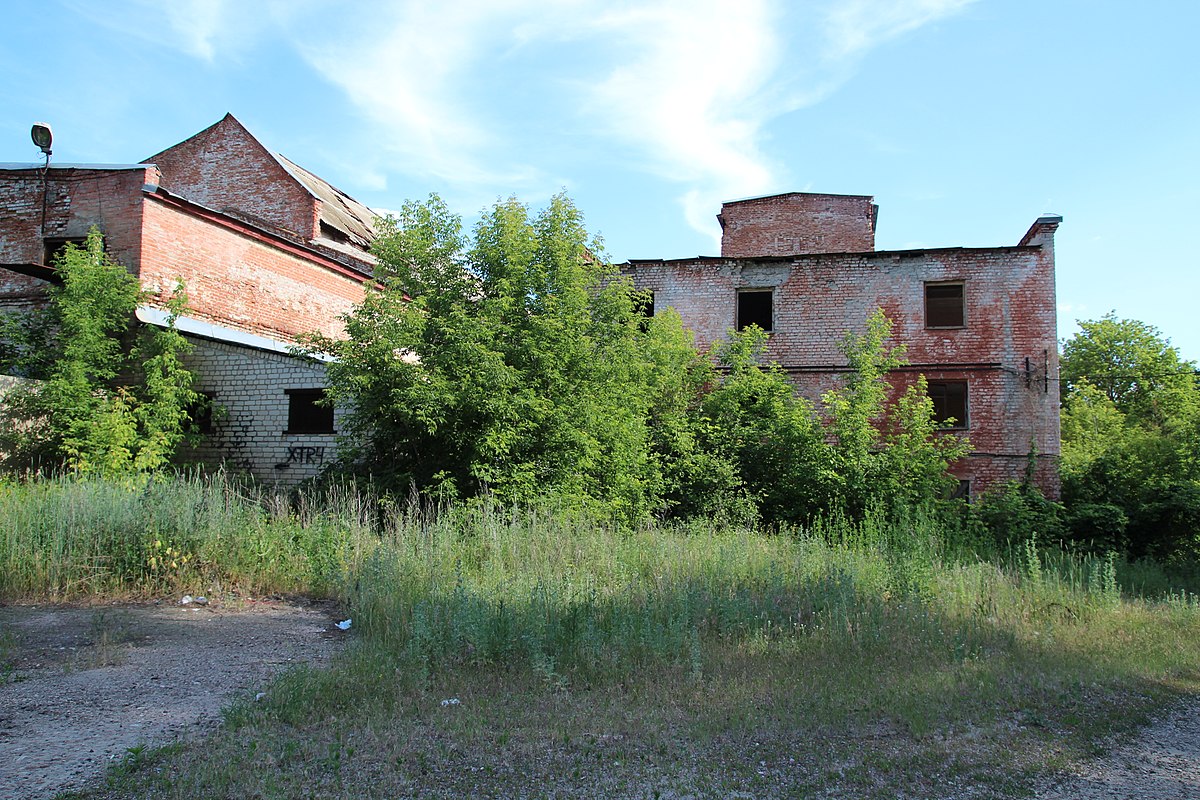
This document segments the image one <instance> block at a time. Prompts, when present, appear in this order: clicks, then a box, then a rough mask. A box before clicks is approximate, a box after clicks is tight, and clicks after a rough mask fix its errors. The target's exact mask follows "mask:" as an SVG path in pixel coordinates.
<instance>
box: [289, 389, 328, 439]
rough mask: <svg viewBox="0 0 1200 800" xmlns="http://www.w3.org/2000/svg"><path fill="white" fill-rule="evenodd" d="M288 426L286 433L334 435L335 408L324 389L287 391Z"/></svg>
mask: <svg viewBox="0 0 1200 800" xmlns="http://www.w3.org/2000/svg"><path fill="white" fill-rule="evenodd" d="M284 394H286V395H287V397H288V426H287V430H286V431H284V433H333V406H332V405H329V404H326V403H325V402H324V401H325V390H324V389H287V390H286V391H285V392H284Z"/></svg>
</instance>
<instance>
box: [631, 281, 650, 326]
mask: <svg viewBox="0 0 1200 800" xmlns="http://www.w3.org/2000/svg"><path fill="white" fill-rule="evenodd" d="M630 300H632V301H633V316H634V318H635V319H637V320H638V327H639V328H641V329H642V331H646V330H647V329H648V328H649V327H650V318H651V317H653V316H654V292H652V291H650V290H649V289H643V290H641V291H634V292H632V293H631V294H630Z"/></svg>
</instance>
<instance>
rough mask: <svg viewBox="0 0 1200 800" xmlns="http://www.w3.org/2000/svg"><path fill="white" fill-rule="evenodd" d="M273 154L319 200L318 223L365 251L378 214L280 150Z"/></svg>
mask: <svg viewBox="0 0 1200 800" xmlns="http://www.w3.org/2000/svg"><path fill="white" fill-rule="evenodd" d="M272 155H274V156H275V158H276V159H278V160H279V163H280V164H282V165H283V167H284V169H286V170H287V171H288V172H290V173H291V174H292V176H293V177H294V178H295V179H296V180H298V181H300V183H302V184H303V185H304V187H305V188H306V189H308V191H310V192H311V193H312V194H313V196H314V197H316V198H317V199H318V200H320V201H321V222H323V223H325V224H326V225H328V226H329V227H331V228H333V229H335V230H338V231H341V232H342V233H344V234H346V236H347V238H348V239H349V240H350V242H351V243H352V244H355V245H357V246H358V247H361V248H363V249H364V250H365V249H368V248H370V246H371V242H373V241H375V236H376V231H375V220H376V219H378V216H377V215H376V214H375V212H373V211H372V210H371V209H369V208H367V207H366V206H364V205H363V204H362V203H360V202H358V201H357V200H355V199H354V198H353V197H351V196H350V195H348V194H346V193H345V192H343V191H342V190H341V189H338V188H337V187H335V186H333V185H332V184H330V183H328V182H327V181H325V180H322V179H321V178H318V177H317V176H316V175H314V174H312V173H311V172H309V171H308V170H306V169H305V168H304V167H302V166H300V165H299V164H297V163H295V162H294V161H291V160H289V159H288V158H286V157H284V156H283V155H281V154H279V153H272Z"/></svg>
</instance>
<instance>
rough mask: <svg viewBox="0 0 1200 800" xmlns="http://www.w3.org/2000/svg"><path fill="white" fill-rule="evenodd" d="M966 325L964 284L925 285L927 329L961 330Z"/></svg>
mask: <svg viewBox="0 0 1200 800" xmlns="http://www.w3.org/2000/svg"><path fill="white" fill-rule="evenodd" d="M964 325H966V310H965V303H964V302H963V284H961V283H927V284H925V327H927V328H961V327H963V326H964Z"/></svg>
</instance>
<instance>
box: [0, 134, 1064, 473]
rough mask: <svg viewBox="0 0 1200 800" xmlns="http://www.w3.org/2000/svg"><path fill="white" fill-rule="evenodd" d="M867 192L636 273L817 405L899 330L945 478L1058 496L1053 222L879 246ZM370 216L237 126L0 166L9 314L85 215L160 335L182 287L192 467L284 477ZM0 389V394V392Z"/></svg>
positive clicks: (308, 451) (796, 206)
mask: <svg viewBox="0 0 1200 800" xmlns="http://www.w3.org/2000/svg"><path fill="white" fill-rule="evenodd" d="M877 211H878V209H877V207H876V206H875V205H874V204H873V202H872V198H870V197H860V196H844V195H822V194H800V193H793V194H785V195H778V196H772V197H762V198H754V199H750V200H742V201H737V202H731V203H726V204H725V205H724V206H723V208H722V211H721V214H720V215H719V219H720V222H721V225H722V229H723V238H722V245H721V255H720V256H719V257H700V258H692V259H680V260H671V261H661V260H660V261H649V260H642V261H636V260H635V261H630V262H628V263H627V264H625V265H623V266H622V269H623V270H624V271H625V272H626V273H627V274H629V275H630V276H632V278H633V280H634V283H635V285H636V286H638V287H639V288H641V289H646V290H650V291H652V292H653V305H657V306H658V307H659V308H664V307H667V306H673V307H674V308H675V309H676V310H677V311H678V312H679V313H680V314H681V316H682V317H683V320H684V323H685V324H686V325H687V326H688V327H689V328H691V329H692V330H693V331H695V334H696V338H697V343H698V344H699V345H700V346H702V347H707V346H708V345H710V344H711V343H713V342H714V341H717V340H718V339H721V338H723V337H724V336H725V335H726V332H727V331H728V330H729V329H731V328H741V327H745V326H746V325H749V324H751V323H754V324H757V325H759V326H761V327H762V328H764V329H765V330H767V331H769V332H770V341H769V345H768V354H769V356H770V357H771V358H773V359H774V360H777V361H778V362H779V363H780V364H782V365H783V366H784V368H785V369H786V370H787V372H788V373H789V374H790V375H791V377H792V379H793V380H794V382H795V384H796V385H797V387H798V389H799V390H800V391H801V393H803V394H805V395H806V396H808V397H810V398H812V399H816V398H817V397H818V396H819V395H820V393H821V392H823V391H824V390H826V389H828V388H832V387H833V386H836V385H837V384H838V382H839V380H840V379H841V378H842V376H844V375H845V373H846V366H845V359H844V357H843V356H842V355H841V353H840V352H839V349H838V344H839V342H840V341H841V339H842V337H843V335H844V334H845V332H847V331H848V330H853V329H861V327H862V326H863V324H864V323H865V321H866V319H867V317H868V316H869V315H870V314H871V313H872V312H873V311H874V309H875V308H877V307H878V308H882V309H883V310H884V311H885V312H886V313H887V314H888V316H889V317H890V318H891V319H892V320H893V322H894V325H895V327H894V334H895V339H896V340H897V341H899V342H902V343H904V344H905V345H906V346H907V358H908V361H909V362H910V363H909V366H907V367H905V368H904V369H902V370H898V371H897V372H896V373H894V374H893V375H892V380H893V383H894V385H895V386H896V388H897V390H899V389H900V387H902V386H904V385H905V384H907V383H908V382H910V381H912V380H915V376H916V374H918V373H923V374H924V375H925V376H926V378H927V380H928V383H929V387H930V393H931V394H932V395H933V397H934V402H935V406H936V408H937V412H938V413H939V414H940V415H941V416H943V417H946V418H950V417H952V418H953V419H954V420H956V423H955V426H954V429H953V430H952V431H951V432H949V433H947V434H946V435H955V433H956V432H965V433H966V434H968V435H969V437H970V440H971V443H972V446H973V451H972V453H971V455H970V456H969V457H968V458H966V459H964V460H963V461H962V462H960V463H958V464H956V465H955V466H954V472H955V474H956V475H957V476H958V477H959V478H960V480H961V481H962V482H963V486H964V488H966V489H968V490H969V491H970V492H971V493H977V492H979V491H982V490H983V489H985V488H986V487H987V486H988V485H990V484H992V483H994V482H996V481H997V480H1001V479H1017V478H1021V477H1022V476H1023V475H1024V474H1025V471H1026V469H1027V465H1028V464H1029V463H1030V462H1029V459H1030V454H1031V453H1034V454H1035V455H1036V458H1035V461H1034V476H1035V480H1036V482H1037V483H1038V485H1039V486H1040V487H1041V488H1042V489H1043V490H1044V491H1046V492H1047V493H1048V494H1049V495H1051V496H1057V494H1058V479H1057V470H1056V460H1057V455H1058V452H1059V431H1058V405H1059V402H1058V400H1059V397H1058V382H1057V380H1056V376H1057V343H1056V316H1055V291H1054V231H1055V229H1056V227H1057V225H1058V223H1059V221H1060V219H1059V218H1058V217H1043V218H1041V219H1039V220H1037V221H1036V222H1035V223H1034V225H1033V227H1032V228H1030V230H1029V232H1028V233H1027V234H1025V236H1024V237H1023V238H1022V239H1021V241H1020V242H1019V243H1018V244H1017V245H1016V246H1014V247H991V248H962V247H952V248H939V249H929V250H905V251H877V250H875V249H874V245H875V222H876V218H877ZM375 221H376V218H375V215H374V214H373V213H372V212H371V211H370V210H369V209H367V208H365V207H364V206H363V205H362V204H360V203H358V202H356V201H355V200H353V199H352V198H350V197H348V196H347V195H345V194H344V193H343V192H340V191H338V190H337V189H335V188H334V187H332V186H331V185H330V184H328V183H326V182H325V181H323V180H321V179H320V178H318V177H316V176H315V175H313V174H312V173H310V172H308V171H306V170H304V169H302V168H301V167H299V166H297V165H296V164H294V163H292V162H291V161H289V160H287V159H286V158H284V157H282V156H280V155H277V154H273V153H272V152H270V151H269V150H267V149H266V148H265V147H264V146H263V145H262V144H261V143H260V142H259V141H258V140H257V139H256V138H255V137H254V136H253V135H251V134H250V133H249V132H248V131H247V130H246V129H245V127H243V126H242V125H241V123H239V122H238V121H237V120H236V119H234V117H233V116H231V115H226V116H225V117H224V118H223V119H222V120H221V121H220V122H218V123H216V124H215V125H213V126H211V127H209V128H207V129H205V130H203V131H201V132H200V133H198V134H196V135H195V136H192V137H191V138H189V139H187V140H185V141H183V142H181V143H179V144H177V145H175V146H174V147H170V148H168V149H166V150H164V151H162V152H161V153H158V154H157V155H155V156H152V157H151V158H149V159H147V160H146V161H145V162H143V163H139V164H116V165H85V164H50V165H49V167H48V168H46V169H44V168H43V166H42V165H39V164H0V312H3V311H5V310H6V309H8V310H12V309H20V308H26V307H29V306H31V305H36V304H37V303H39V302H42V301H44V297H45V289H46V287H47V285H48V284H49V282H51V281H53V280H54V279H55V277H54V270H53V269H52V268H51V267H50V266H47V265H48V264H50V263H51V261H52V255H53V253H54V252H56V250H57V249H58V248H59V247H61V246H62V244H63V243H64V242H68V241H79V240H82V239H83V237H84V236H85V235H86V234H87V232H88V230H89V229H90V228H91V227H92V226H93V225H94V226H97V227H99V229H100V230H101V232H102V233H103V234H104V236H105V242H106V248H107V250H108V252H109V254H110V255H112V256H113V257H114V258H115V259H116V260H117V261H119V262H120V263H122V264H124V265H125V266H126V267H127V268H129V269H130V270H131V271H132V272H133V274H135V275H136V276H137V277H138V278H139V280H140V281H141V283H142V285H143V287H144V288H146V289H147V290H148V291H149V292H150V300H149V301H148V302H147V304H146V305H145V306H143V307H142V308H140V309H139V310H138V317H139V320H140V321H141V322H142V323H143V324H149V325H164V324H166V320H167V313H166V299H167V296H168V294H169V292H170V290H171V287H173V286H174V285H175V283H176V281H177V280H180V279H181V280H183V281H184V283H185V284H186V287H187V292H188V295H189V298H190V301H189V310H188V312H187V313H186V315H185V316H183V317H182V318H180V319H179V320H178V322H177V325H178V328H179V329H180V330H181V331H182V332H183V333H184V334H186V335H187V336H188V337H189V339H190V340H191V341H192V342H193V344H194V345H195V347H194V350H193V351H192V353H191V354H190V355H189V356H188V366H189V367H190V368H191V369H192V370H193V372H194V373H195V374H196V376H197V381H198V383H197V388H198V389H199V390H200V391H202V392H205V393H206V394H208V395H209V396H210V397H212V398H213V401H214V405H215V407H217V408H218V409H219V410H220V414H219V415H218V417H217V419H216V420H215V421H214V424H213V425H212V427H211V429H210V430H209V431H208V433H207V435H206V436H205V437H204V438H203V441H202V444H201V445H199V446H198V447H197V448H195V449H194V450H192V451H190V452H187V453H184V454H183V457H184V458H185V459H189V460H199V461H204V462H207V463H219V462H224V463H230V464H232V465H233V466H235V467H238V468H241V469H245V470H248V471H249V472H251V473H252V474H254V475H255V476H256V477H258V478H259V479H261V480H266V481H271V482H280V483H284V484H293V483H296V482H299V481H300V480H302V479H304V478H306V477H309V476H312V475H314V474H316V473H317V472H318V471H319V470H320V469H321V467H322V466H323V464H324V463H326V462H328V461H329V460H330V459H331V458H332V456H333V449H334V447H335V443H336V435H335V434H336V430H337V422H338V417H339V412H337V411H335V410H333V409H330V408H328V407H326V406H324V405H322V404H318V403H316V401H317V400H319V399H320V398H321V397H322V396H323V387H324V386H325V385H326V377H325V370H324V366H323V365H322V364H321V363H319V362H315V361H312V360H309V359H305V358H301V357H298V356H296V355H293V354H292V351H291V349H290V347H291V345H292V344H293V343H294V342H295V341H296V337H297V336H299V335H301V334H304V333H308V332H312V331H318V332H321V333H324V334H327V335H335V336H336V335H337V334H338V333H340V332H341V330H342V323H341V322H340V320H339V316H340V315H341V314H343V313H345V312H346V311H348V310H349V309H350V308H351V307H352V306H353V305H354V304H355V303H356V302H358V301H359V300H360V299H361V298H362V297H363V292H364V286H365V284H366V283H367V282H368V281H369V280H370V278H371V274H372V268H373V265H374V259H373V258H372V256H371V255H370V254H369V252H368V250H369V246H370V243H371V241H372V239H373V238H374V235H375V233H374V225H375ZM0 388H2V387H0Z"/></svg>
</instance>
